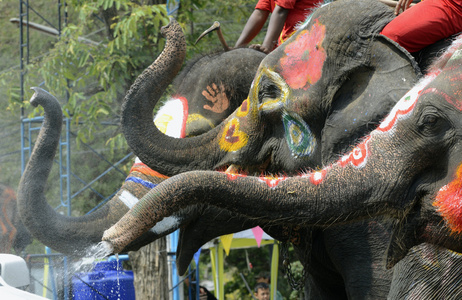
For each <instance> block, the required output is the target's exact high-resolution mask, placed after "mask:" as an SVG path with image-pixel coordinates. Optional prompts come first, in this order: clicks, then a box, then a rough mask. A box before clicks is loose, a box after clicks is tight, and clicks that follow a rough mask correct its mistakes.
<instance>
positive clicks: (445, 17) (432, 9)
mask: <svg viewBox="0 0 462 300" xmlns="http://www.w3.org/2000/svg"><path fill="white" fill-rule="evenodd" d="M411 2H412V0H399V1H398V3H397V4H396V6H395V14H396V15H397V17H396V18H394V19H393V20H392V21H391V22H390V23H388V24H387V25H386V26H385V27H384V28H383V30H382V32H381V34H383V35H385V36H387V37H389V38H390V39H392V40H394V41H395V42H397V43H398V44H399V45H401V46H402V47H403V48H405V49H406V50H407V51H409V52H410V53H414V52H417V51H419V50H421V49H423V48H425V47H426V46H429V45H431V44H434V43H436V42H437V41H439V40H442V39H444V38H447V37H449V36H451V35H454V34H456V33H459V32H461V31H462V0H423V1H421V2H419V3H418V4H416V5H414V6H412V7H409V6H410V4H411ZM401 10H403V12H402V13H400V11H401Z"/></svg>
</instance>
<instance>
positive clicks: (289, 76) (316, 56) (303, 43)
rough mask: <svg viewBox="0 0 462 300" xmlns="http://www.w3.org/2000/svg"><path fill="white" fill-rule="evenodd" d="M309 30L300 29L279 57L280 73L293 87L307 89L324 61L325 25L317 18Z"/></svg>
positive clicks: (314, 80)
mask: <svg viewBox="0 0 462 300" xmlns="http://www.w3.org/2000/svg"><path fill="white" fill-rule="evenodd" d="M314 22H315V23H314V24H313V26H312V27H311V28H310V30H306V29H305V30H302V31H301V32H300V33H298V35H297V37H296V38H295V39H294V40H293V41H292V42H291V43H289V44H288V45H287V46H286V47H285V49H284V53H285V56H284V57H282V58H281V60H280V65H281V75H282V77H283V78H284V80H285V81H286V82H287V84H288V85H289V86H290V87H291V88H293V89H304V90H306V89H308V88H309V87H310V86H312V85H313V84H315V83H316V82H317V81H318V80H319V79H320V78H321V75H322V67H323V65H324V62H325V61H326V57H327V55H326V51H325V50H324V48H323V47H322V42H323V41H324V38H325V36H326V27H325V26H324V25H323V24H321V23H320V22H319V20H318V19H316V20H315V21H314Z"/></svg>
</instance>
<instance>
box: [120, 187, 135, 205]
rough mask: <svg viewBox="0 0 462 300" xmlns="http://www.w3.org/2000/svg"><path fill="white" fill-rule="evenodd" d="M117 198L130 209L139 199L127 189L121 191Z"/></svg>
mask: <svg viewBox="0 0 462 300" xmlns="http://www.w3.org/2000/svg"><path fill="white" fill-rule="evenodd" d="M119 200H120V201H122V202H123V203H124V204H125V205H126V206H127V207H128V208H129V209H131V208H132V207H133V206H134V205H135V204H136V203H138V201H139V200H138V198H136V197H135V196H133V194H132V193H130V192H129V191H123V192H122V193H121V194H120V196H119Z"/></svg>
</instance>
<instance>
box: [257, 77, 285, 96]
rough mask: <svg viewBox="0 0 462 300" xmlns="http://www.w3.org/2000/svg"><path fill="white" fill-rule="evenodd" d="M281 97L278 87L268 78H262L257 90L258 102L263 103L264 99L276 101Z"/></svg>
mask: <svg viewBox="0 0 462 300" xmlns="http://www.w3.org/2000/svg"><path fill="white" fill-rule="evenodd" d="M280 96H281V91H280V90H279V87H278V86H277V85H276V84H274V83H273V82H272V81H271V80H270V79H269V78H268V77H266V76H265V77H263V78H262V80H261V82H260V88H259V90H258V101H259V102H260V103H262V102H264V100H265V99H277V98H279V97H280Z"/></svg>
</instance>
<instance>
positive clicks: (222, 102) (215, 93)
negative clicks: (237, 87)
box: [202, 83, 229, 113]
mask: <svg viewBox="0 0 462 300" xmlns="http://www.w3.org/2000/svg"><path fill="white" fill-rule="evenodd" d="M202 95H204V97H205V98H206V99H207V100H209V101H210V102H212V104H211V105H208V104H206V105H204V109H207V110H210V111H213V112H215V113H222V112H224V111H225V110H226V109H228V107H229V99H228V96H226V93H225V87H224V85H223V83H220V85H219V86H217V85H216V84H215V83H212V85H211V86H210V85H209V86H207V90H203V91H202Z"/></svg>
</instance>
